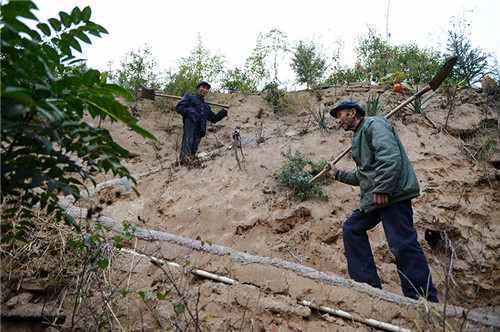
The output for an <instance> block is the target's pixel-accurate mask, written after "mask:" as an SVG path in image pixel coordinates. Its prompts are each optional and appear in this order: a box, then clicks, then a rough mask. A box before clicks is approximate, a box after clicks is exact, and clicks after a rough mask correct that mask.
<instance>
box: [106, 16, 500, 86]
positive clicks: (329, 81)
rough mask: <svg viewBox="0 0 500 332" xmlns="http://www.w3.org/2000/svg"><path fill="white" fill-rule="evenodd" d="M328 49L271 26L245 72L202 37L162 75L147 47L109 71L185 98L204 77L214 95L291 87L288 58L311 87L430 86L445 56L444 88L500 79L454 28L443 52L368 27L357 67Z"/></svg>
mask: <svg viewBox="0 0 500 332" xmlns="http://www.w3.org/2000/svg"><path fill="white" fill-rule="evenodd" d="M464 25H465V24H461V25H460V26H464ZM323 49H324V47H323V45H321V43H319V42H317V41H313V40H298V41H296V42H294V43H290V42H289V40H288V37H287V35H286V34H285V33H283V32H282V31H280V30H278V29H271V30H270V31H269V32H268V33H266V34H262V33H260V34H259V36H258V38H257V42H256V45H255V47H254V49H253V51H252V53H251V54H250V56H249V57H248V58H247V59H246V61H245V65H244V67H243V68H227V67H228V65H227V62H226V59H225V57H224V56H223V55H221V54H219V52H213V51H211V50H210V49H207V48H206V47H205V46H204V44H203V41H202V39H201V36H200V35H198V44H197V45H196V46H195V47H194V48H193V49H192V50H191V52H190V54H189V55H188V56H187V57H182V58H180V59H179V61H178V66H177V68H175V69H169V70H168V71H164V72H159V71H158V69H157V65H156V62H155V60H154V57H153V54H152V50H151V48H150V47H149V46H147V45H144V46H143V47H139V48H138V49H137V51H130V52H128V53H127V54H126V55H125V56H124V58H123V60H122V61H121V62H120V66H119V68H118V69H112V68H111V65H110V68H109V69H108V72H107V74H108V75H109V77H111V79H112V81H114V82H115V83H117V84H119V85H121V86H122V87H124V88H126V89H128V90H129V91H130V92H132V93H134V91H137V86H139V85H147V86H150V87H154V88H156V89H159V90H163V91H165V92H167V93H170V94H176V95H183V94H185V93H191V92H193V91H194V90H195V87H196V84H197V83H198V82H199V81H200V80H202V79H204V80H208V81H210V82H211V83H212V86H213V87H214V90H215V91H219V92H228V93H244V94H249V93H259V92H262V91H263V90H264V89H266V87H268V86H269V84H272V85H276V86H278V87H282V86H283V85H284V84H285V83H286V82H281V81H280V79H279V76H280V75H279V73H280V70H281V69H282V66H283V63H286V61H283V59H286V60H288V61H289V65H290V67H291V69H292V70H293V72H294V74H295V78H294V82H293V83H297V84H300V85H302V86H305V87H306V88H308V89H313V88H314V87H317V86H319V85H335V84H348V83H353V82H380V81H381V80H383V78H384V77H387V75H389V74H391V73H398V75H402V77H404V80H405V81H408V82H412V83H416V84H423V83H428V82H429V81H430V80H431V79H432V77H433V76H434V75H435V74H436V72H437V71H438V70H439V68H440V66H441V65H442V64H443V63H444V62H445V60H446V59H447V58H449V57H452V56H458V57H459V61H458V63H457V65H456V67H455V70H454V72H453V74H452V75H451V76H450V77H449V78H448V80H447V82H446V83H448V84H453V85H455V84H461V85H462V86H471V85H473V84H476V83H478V82H480V81H481V79H482V78H483V77H484V76H485V75H489V76H490V77H492V78H493V79H494V80H496V81H497V82H499V81H500V66H499V64H498V62H497V61H495V58H494V56H493V54H488V53H485V52H483V51H482V50H481V48H480V47H473V46H472V44H471V42H470V40H469V38H468V34H467V32H466V31H464V29H458V28H457V31H453V30H450V31H448V40H447V45H446V49H445V50H444V51H438V50H435V49H433V48H421V47H419V46H418V45H417V44H403V45H391V44H389V42H387V41H386V40H385V39H383V38H382V37H381V36H380V34H378V33H377V32H376V31H375V30H374V29H371V28H370V29H369V31H368V33H367V35H364V36H359V37H358V38H357V43H356V46H355V54H356V61H355V63H354V65H352V66H347V65H342V64H341V63H340V60H339V58H340V56H339V55H338V54H329V53H327V52H325V51H324V50H323ZM398 77H399V76H398Z"/></svg>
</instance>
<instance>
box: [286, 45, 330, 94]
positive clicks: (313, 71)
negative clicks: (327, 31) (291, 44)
mask: <svg viewBox="0 0 500 332" xmlns="http://www.w3.org/2000/svg"><path fill="white" fill-rule="evenodd" d="M292 53H293V55H292V62H291V67H292V69H293V71H294V72H295V75H296V77H297V82H298V83H304V84H306V85H307V88H309V89H311V88H312V87H313V86H315V85H316V84H318V82H321V79H322V78H323V76H324V74H325V72H326V59H325V58H324V57H322V55H321V54H320V53H319V52H318V50H317V48H316V45H315V44H314V43H312V42H309V43H306V42H304V41H299V43H298V45H296V46H295V48H294V49H293V51H292Z"/></svg>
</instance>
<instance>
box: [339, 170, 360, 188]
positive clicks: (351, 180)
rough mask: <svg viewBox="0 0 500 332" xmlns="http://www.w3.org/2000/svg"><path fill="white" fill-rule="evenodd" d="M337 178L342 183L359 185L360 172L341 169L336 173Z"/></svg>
mask: <svg viewBox="0 0 500 332" xmlns="http://www.w3.org/2000/svg"><path fill="white" fill-rule="evenodd" d="M335 180H338V181H340V182H342V183H347V184H350V185H352V186H359V178H358V174H357V173H356V172H353V171H348V170H345V169H339V171H338V172H337V174H335Z"/></svg>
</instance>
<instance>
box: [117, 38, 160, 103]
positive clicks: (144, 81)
mask: <svg viewBox="0 0 500 332" xmlns="http://www.w3.org/2000/svg"><path fill="white" fill-rule="evenodd" d="M155 69H156V61H155V59H154V58H153V57H152V52H151V47H149V46H148V45H144V47H142V48H141V47H139V48H138V49H137V51H130V52H127V53H126V54H125V56H124V57H123V59H122V61H121V62H120V68H118V69H117V70H116V72H115V71H111V72H110V73H109V75H110V78H111V79H112V80H113V81H114V82H116V83H117V84H118V85H120V86H121V87H123V88H125V89H127V90H128V91H129V92H130V93H132V94H133V96H134V99H137V98H138V97H139V95H140V93H139V91H141V86H147V87H150V88H154V89H158V88H160V86H161V82H160V78H159V75H158V74H157V73H155Z"/></svg>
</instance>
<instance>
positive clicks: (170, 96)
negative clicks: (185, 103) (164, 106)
mask: <svg viewBox="0 0 500 332" xmlns="http://www.w3.org/2000/svg"><path fill="white" fill-rule="evenodd" d="M155 96H158V97H166V98H174V99H182V97H179V96H172V95H166V94H163V93H157V92H155ZM206 103H207V104H208V105H212V106H219V107H225V108H229V107H230V106H229V105H223V104H217V103H212V102H209V101H206Z"/></svg>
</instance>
